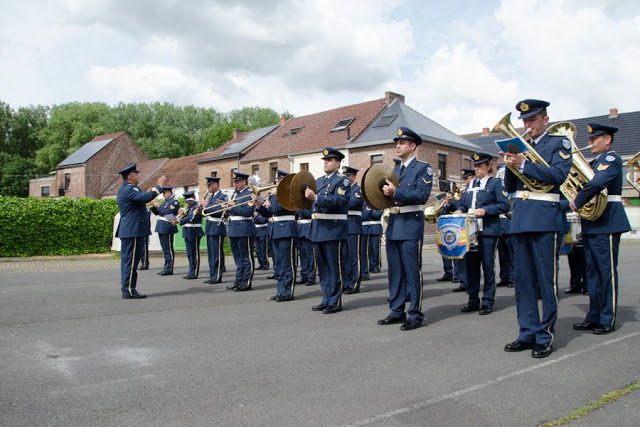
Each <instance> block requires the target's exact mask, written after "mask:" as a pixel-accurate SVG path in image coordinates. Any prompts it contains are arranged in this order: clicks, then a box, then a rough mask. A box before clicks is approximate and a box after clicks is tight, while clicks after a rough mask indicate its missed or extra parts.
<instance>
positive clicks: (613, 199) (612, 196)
mask: <svg viewBox="0 0 640 427" xmlns="http://www.w3.org/2000/svg"><path fill="white" fill-rule="evenodd" d="M621 201H622V196H621V195H619V194H609V195H608V196H607V203H612V202H621Z"/></svg>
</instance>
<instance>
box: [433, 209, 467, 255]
mask: <svg viewBox="0 0 640 427" xmlns="http://www.w3.org/2000/svg"><path fill="white" fill-rule="evenodd" d="M437 241H438V250H439V251H440V254H441V255H442V256H443V257H445V258H449V259H462V258H464V255H465V254H466V253H467V250H468V247H469V236H468V234H467V227H466V218H465V217H464V216H459V217H449V218H446V217H440V218H439V219H438V235H437Z"/></svg>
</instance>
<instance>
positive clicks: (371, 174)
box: [360, 163, 400, 210]
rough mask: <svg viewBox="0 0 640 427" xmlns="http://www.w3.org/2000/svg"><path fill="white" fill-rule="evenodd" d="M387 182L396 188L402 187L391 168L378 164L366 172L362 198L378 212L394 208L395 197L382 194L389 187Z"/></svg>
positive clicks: (362, 184) (363, 178) (362, 185)
mask: <svg viewBox="0 0 640 427" xmlns="http://www.w3.org/2000/svg"><path fill="white" fill-rule="evenodd" d="M387 180H389V182H391V183H392V184H393V185H395V186H396V187H398V186H399V185H400V180H399V179H398V176H397V175H396V173H395V172H394V171H393V169H392V168H391V166H388V165H383V164H381V163H378V164H375V165H373V166H371V167H370V168H369V169H367V170H366V171H365V173H364V175H363V176H362V183H361V185H360V188H361V189H362V197H363V198H364V200H365V202H367V204H368V205H369V206H372V207H374V208H375V209H378V210H384V209H387V208H390V207H391V206H393V204H394V201H393V197H391V196H385V195H384V193H383V192H382V187H384V186H385V185H387Z"/></svg>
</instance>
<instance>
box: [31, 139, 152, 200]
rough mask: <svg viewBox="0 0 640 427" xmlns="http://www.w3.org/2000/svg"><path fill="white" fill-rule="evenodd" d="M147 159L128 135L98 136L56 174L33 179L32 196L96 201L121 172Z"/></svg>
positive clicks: (78, 151)
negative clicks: (130, 164)
mask: <svg viewBox="0 0 640 427" xmlns="http://www.w3.org/2000/svg"><path fill="white" fill-rule="evenodd" d="M145 160H149V156H147V155H146V154H145V153H144V152H143V151H142V149H141V148H140V146H138V144H136V143H135V142H134V141H133V139H131V137H130V136H129V134H127V133H126V132H117V133H112V134H108V135H99V136H96V137H95V138H93V139H92V140H91V141H89V142H87V143H86V144H84V145H83V146H82V147H80V148H79V149H78V150H77V151H75V152H74V153H73V154H71V155H70V156H69V157H67V158H66V159H64V160H63V161H62V162H60V163H59V164H58V166H56V171H55V174H54V175H50V176H49V177H43V178H36V179H33V180H30V181H29V195H30V196H34V197H39V198H41V197H62V196H65V197H73V198H78V197H92V198H96V199H97V198H100V194H101V193H102V192H103V191H104V190H105V188H107V186H108V185H109V184H110V183H111V182H112V181H113V177H114V175H116V174H117V173H118V171H119V170H121V169H122V168H123V167H124V166H126V165H127V164H129V163H131V162H136V163H137V162H142V161H145ZM46 187H49V188H46Z"/></svg>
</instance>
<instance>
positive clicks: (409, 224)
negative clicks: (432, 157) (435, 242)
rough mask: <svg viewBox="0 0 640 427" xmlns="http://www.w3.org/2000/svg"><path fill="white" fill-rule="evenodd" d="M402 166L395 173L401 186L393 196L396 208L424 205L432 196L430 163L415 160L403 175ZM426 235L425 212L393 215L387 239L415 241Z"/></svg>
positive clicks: (388, 227)
mask: <svg viewBox="0 0 640 427" xmlns="http://www.w3.org/2000/svg"><path fill="white" fill-rule="evenodd" d="M401 167H402V166H401V164H398V165H397V166H396V167H395V168H393V171H394V172H395V173H396V175H398V178H399V180H400V185H399V186H398V187H396V192H395V194H394V195H393V200H394V201H395V203H394V206H410V205H424V204H425V203H426V202H427V199H428V198H429V194H431V184H432V181H433V172H432V170H431V167H430V166H429V164H428V163H425V162H421V161H419V160H418V159H413V160H412V161H411V163H409V166H407V168H406V169H405V171H404V173H403V174H400V168H401ZM423 235H424V212H423V211H422V210H420V211H417V212H407V213H399V214H391V215H390V216H389V225H388V226H387V233H386V236H387V239H390V240H415V239H422V236H423Z"/></svg>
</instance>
